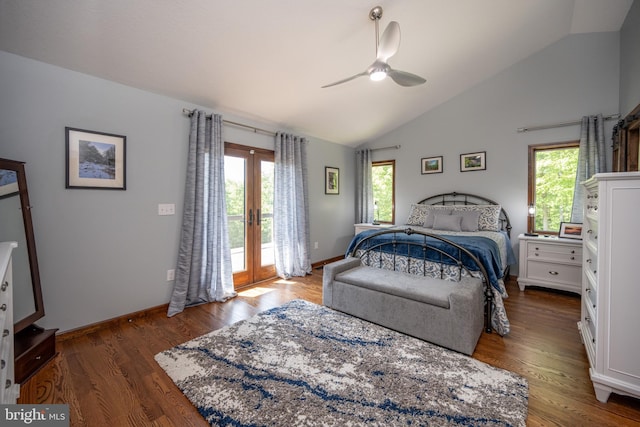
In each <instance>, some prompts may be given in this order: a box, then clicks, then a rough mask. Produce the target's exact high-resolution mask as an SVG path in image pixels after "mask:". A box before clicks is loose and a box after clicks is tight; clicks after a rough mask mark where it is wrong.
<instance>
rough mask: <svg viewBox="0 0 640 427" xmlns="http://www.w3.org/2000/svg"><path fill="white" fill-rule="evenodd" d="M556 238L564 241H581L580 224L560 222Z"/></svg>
mask: <svg viewBox="0 0 640 427" xmlns="http://www.w3.org/2000/svg"><path fill="white" fill-rule="evenodd" d="M558 237H564V238H565V239H577V240H582V223H578V222H561V223H560V232H559V233H558Z"/></svg>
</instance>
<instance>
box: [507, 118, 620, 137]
mask: <svg viewBox="0 0 640 427" xmlns="http://www.w3.org/2000/svg"><path fill="white" fill-rule="evenodd" d="M602 118H603V119H605V120H617V119H619V118H620V114H609V115H608V116H603V117H602ZM580 123H582V120H574V121H571V122H561V123H554V124H551V125H540V126H527V127H521V128H518V129H516V130H517V131H518V132H519V133H522V132H529V131H532V130H542V129H552V128H561V127H565V126H573V125H579V124H580Z"/></svg>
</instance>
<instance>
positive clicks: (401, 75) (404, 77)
mask: <svg viewBox="0 0 640 427" xmlns="http://www.w3.org/2000/svg"><path fill="white" fill-rule="evenodd" d="M387 75H388V76H389V77H391V78H392V79H393V81H394V82H396V83H398V84H399V85H400V86H405V87H408V86H417V85H421V84H422V83H425V82H426V80H425V79H423V78H422V77H420V76H416V75H415V74H411V73H407V72H406V71H398V70H389V72H388V73H387Z"/></svg>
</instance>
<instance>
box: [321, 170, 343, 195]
mask: <svg viewBox="0 0 640 427" xmlns="http://www.w3.org/2000/svg"><path fill="white" fill-rule="evenodd" d="M324 194H340V169H338V168H334V167H331V166H326V167H325V168H324Z"/></svg>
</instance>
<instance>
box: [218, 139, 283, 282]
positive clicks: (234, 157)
mask: <svg viewBox="0 0 640 427" xmlns="http://www.w3.org/2000/svg"><path fill="white" fill-rule="evenodd" d="M224 174H225V187H226V202H227V217H228V222H229V240H230V242H231V263H232V266H233V282H234V285H235V287H236V288H237V287H241V286H243V285H248V284H251V283H255V282H259V281H261V280H265V279H268V278H271V277H274V276H275V266H274V263H275V261H274V256H275V255H274V247H273V181H274V157H273V151H269V150H263V149H260V148H252V147H246V146H243V145H237V144H231V143H226V144H225V149H224Z"/></svg>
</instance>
